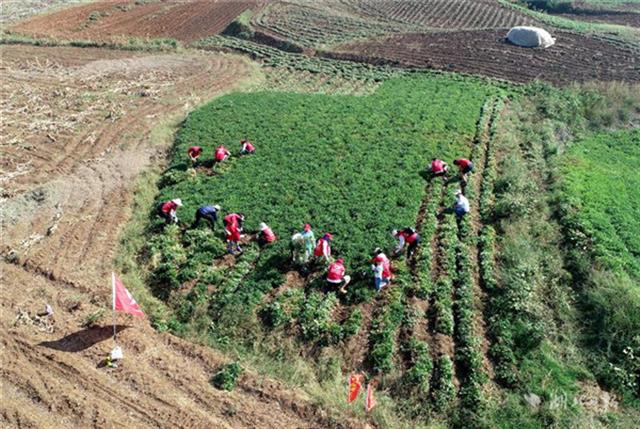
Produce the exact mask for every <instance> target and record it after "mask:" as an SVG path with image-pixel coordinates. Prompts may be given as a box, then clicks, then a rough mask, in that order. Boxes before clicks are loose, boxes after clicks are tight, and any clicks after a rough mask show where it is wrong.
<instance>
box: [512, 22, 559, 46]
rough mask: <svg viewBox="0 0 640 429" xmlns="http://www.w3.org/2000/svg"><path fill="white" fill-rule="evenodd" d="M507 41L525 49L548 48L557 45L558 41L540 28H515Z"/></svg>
mask: <svg viewBox="0 0 640 429" xmlns="http://www.w3.org/2000/svg"><path fill="white" fill-rule="evenodd" d="M507 40H509V42H511V43H513V44H514V45H518V46H523V47H525V48H548V47H549V46H553V45H554V44H555V43H556V39H555V38H553V37H551V34H549V32H548V31H547V30H545V29H542V28H538V27H525V26H521V27H513V28H512V29H511V30H509V32H508V33H507Z"/></svg>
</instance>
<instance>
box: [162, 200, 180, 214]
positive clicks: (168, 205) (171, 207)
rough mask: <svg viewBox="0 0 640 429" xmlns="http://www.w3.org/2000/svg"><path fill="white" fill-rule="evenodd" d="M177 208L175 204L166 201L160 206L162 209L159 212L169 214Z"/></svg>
mask: <svg viewBox="0 0 640 429" xmlns="http://www.w3.org/2000/svg"><path fill="white" fill-rule="evenodd" d="M177 208H178V205H177V204H176V203H174V202H173V201H167V202H166V203H164V204H162V208H161V209H160V210H162V213H167V214H168V213H171V211H172V210H176V209H177Z"/></svg>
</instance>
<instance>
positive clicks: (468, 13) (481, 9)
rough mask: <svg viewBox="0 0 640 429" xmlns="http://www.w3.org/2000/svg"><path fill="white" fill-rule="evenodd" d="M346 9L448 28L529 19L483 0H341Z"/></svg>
mask: <svg viewBox="0 0 640 429" xmlns="http://www.w3.org/2000/svg"><path fill="white" fill-rule="evenodd" d="M341 3H343V4H344V7H345V8H349V9H353V10H354V11H356V12H357V13H359V14H361V15H362V16H367V17H371V18H374V19H382V20H385V21H386V20H390V21H394V22H397V23H402V24H413V25H420V26H422V27H427V28H443V29H447V30H459V29H481V28H510V27H513V26H515V25H524V24H530V23H531V22H533V21H532V19H530V18H529V17H526V16H525V15H522V14H519V13H518V12H516V11H514V10H510V9H507V8H504V7H501V6H500V5H498V4H496V3H495V2H492V1H486V0H427V1H418V0H409V1H401V2H400V1H393V0H382V1H378V0H359V1H355V2H352V1H346V0H343V1H342V2H341Z"/></svg>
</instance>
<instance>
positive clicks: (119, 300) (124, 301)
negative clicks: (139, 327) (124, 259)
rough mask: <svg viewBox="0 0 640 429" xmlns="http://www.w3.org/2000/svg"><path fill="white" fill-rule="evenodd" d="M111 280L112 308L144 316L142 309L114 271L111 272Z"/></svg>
mask: <svg viewBox="0 0 640 429" xmlns="http://www.w3.org/2000/svg"><path fill="white" fill-rule="evenodd" d="M111 280H112V284H113V310H114V311H120V312H122V313H129V314H132V315H134V316H142V317H144V313H143V312H142V309H140V306H139V305H138V303H137V302H136V300H135V299H133V297H132V296H131V294H130V293H129V291H128V290H127V288H125V287H124V285H123V284H122V282H121V281H120V279H119V278H117V277H116V274H115V273H112V277H111Z"/></svg>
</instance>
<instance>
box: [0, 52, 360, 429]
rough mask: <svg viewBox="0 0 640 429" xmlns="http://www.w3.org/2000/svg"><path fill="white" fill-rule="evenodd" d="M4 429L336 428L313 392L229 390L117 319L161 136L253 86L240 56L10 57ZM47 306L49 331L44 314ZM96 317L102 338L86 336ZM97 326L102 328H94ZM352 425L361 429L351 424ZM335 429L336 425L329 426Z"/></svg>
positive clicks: (256, 380) (0, 415)
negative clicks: (126, 241)
mask: <svg viewBox="0 0 640 429" xmlns="http://www.w3.org/2000/svg"><path fill="white" fill-rule="evenodd" d="M0 49H1V50H2V59H3V61H2V65H1V68H2V73H3V86H2V106H1V107H2V114H3V119H4V120H3V123H2V139H1V140H0V145H1V147H2V151H3V159H2V164H1V167H2V172H1V173H0V180H2V187H3V190H4V191H3V195H2V207H3V209H2V234H3V242H2V256H3V260H4V261H3V262H1V263H0V264H1V265H0V268H1V271H0V275H1V278H0V281H1V283H2V295H1V297H0V309H1V311H0V326H1V328H2V329H1V330H2V333H0V342H1V344H2V347H1V349H0V359H1V361H2V365H1V368H2V369H1V370H0V377H1V379H2V387H1V388H2V397H3V407H2V411H1V412H0V425H1V426H2V427H9V428H13V427H20V428H24V427H33V428H48V427H65V428H89V427H96V428H97V427H100V428H104V427H136V428H145V427H149V428H152V427H153V428H158V427H167V428H169V427H170V428H175V427H192V428H193V427H202V428H211V427H220V428H226V427H234V428H236V427H265V428H268V427H274V428H275V427H278V428H280V427H330V426H332V424H331V421H329V420H327V417H326V413H325V412H324V411H322V410H319V409H318V408H317V407H315V406H313V405H311V403H310V401H309V398H307V397H306V396H305V395H304V394H303V393H301V392H299V391H296V390H291V389H287V388H285V387H284V386H280V385H279V384H278V383H276V382H274V381H272V380H264V379H261V378H260V377H258V376H257V375H255V374H247V375H245V376H244V378H243V379H242V380H241V382H240V387H239V389H236V391H234V392H232V393H228V392H221V391H218V390H216V389H214V388H212V387H211V386H210V384H209V379H210V377H211V376H212V375H213V374H214V373H215V371H216V370H217V368H218V367H219V366H220V365H221V364H223V363H225V362H226V359H225V358H224V357H223V356H221V355H220V354H218V353H216V352H214V351H212V350H209V349H206V348H204V347H200V346H196V345H192V344H189V343H187V342H185V341H182V340H180V339H177V338H175V337H173V336H171V335H168V334H160V333H158V332H157V331H155V330H154V329H153V328H152V327H151V326H150V323H149V321H148V320H132V319H128V318H127V317H126V316H119V323H120V324H121V325H123V326H122V327H121V332H120V333H119V338H120V340H121V342H122V346H123V348H124V350H125V360H124V362H123V364H122V365H121V366H120V368H117V369H115V370H113V369H105V368H98V367H97V365H98V364H99V362H100V361H101V360H102V359H103V358H104V356H105V355H106V353H107V352H108V351H109V350H110V349H111V347H112V346H113V343H112V341H111V339H110V337H111V329H110V328H109V318H108V317H106V318H105V317H100V312H101V311H102V312H104V309H105V308H106V307H107V303H108V302H109V295H110V289H109V287H108V279H109V272H110V271H111V268H112V265H111V264H112V262H111V261H112V260H113V257H114V252H115V250H116V247H117V239H118V235H119V233H120V230H121V228H122V226H123V225H124V224H125V223H126V222H127V220H128V214H127V207H129V206H130V203H131V201H132V192H133V188H134V185H135V181H136V178H137V177H138V176H139V174H140V173H141V172H142V171H144V170H145V169H146V168H148V167H149V166H150V165H153V164H154V163H158V162H160V158H162V157H164V154H165V151H166V150H167V144H168V142H167V141H165V140H166V138H165V139H163V140H157V136H158V134H156V133H157V130H158V129H159V128H158V126H162V125H163V124H166V128H165V129H166V130H167V131H168V130H170V127H171V125H170V122H171V121H169V119H173V120H174V121H173V122H175V123H177V120H179V118H180V117H181V116H183V115H184V114H185V113H186V112H187V111H188V110H190V109H191V108H192V107H193V106H195V105H197V104H199V103H202V102H203V101H205V100H208V99H209V98H211V97H213V96H215V95H217V94H220V93H222V92H223V91H227V90H229V89H230V88H233V87H234V86H236V85H238V84H240V83H241V82H242V81H244V80H246V79H248V78H250V76H251V75H252V73H253V70H254V69H253V66H251V65H250V63H248V62H247V61H245V60H243V59H241V58H239V57H235V56H221V55H209V54H204V53H194V52H182V53H177V54H148V53H134V52H119V51H110V50H107V51H103V50H98V49H78V48H42V47H30V46H2V47H0ZM45 304H50V305H51V306H52V307H53V309H54V316H53V322H52V321H51V320H48V321H47V322H46V324H47V326H45V325H44V324H43V323H44V322H43V321H42V318H38V317H36V316H35V314H36V313H38V312H40V311H42V310H43V309H44V306H45ZM92 316H96V318H97V319H99V320H101V319H104V320H103V321H102V322H101V323H103V324H104V325H105V326H106V328H100V327H98V328H90V329H89V328H84V327H83V324H84V322H86V321H87V320H89V319H90V318H91V317H92ZM98 323H100V322H98ZM345 424H346V425H347V426H355V427H357V426H358V425H357V424H356V423H353V422H349V421H347V422H346V423H345ZM334 426H335V425H334Z"/></svg>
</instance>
